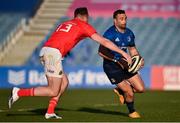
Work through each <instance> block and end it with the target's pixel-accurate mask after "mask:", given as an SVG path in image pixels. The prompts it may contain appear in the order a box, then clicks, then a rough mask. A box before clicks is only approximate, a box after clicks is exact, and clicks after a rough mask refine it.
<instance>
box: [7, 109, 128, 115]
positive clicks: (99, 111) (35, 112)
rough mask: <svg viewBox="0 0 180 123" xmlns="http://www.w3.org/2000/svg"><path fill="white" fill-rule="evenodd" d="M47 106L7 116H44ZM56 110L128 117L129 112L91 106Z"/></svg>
mask: <svg viewBox="0 0 180 123" xmlns="http://www.w3.org/2000/svg"><path fill="white" fill-rule="evenodd" d="M46 111H47V109H46V108H39V109H31V110H27V111H22V112H20V111H17V112H12V113H8V114H7V115H6V116H37V115H39V116H44V114H45V113H46ZM56 111H69V112H71V111H73V112H88V113H94V114H111V115H121V116H125V117H127V113H122V112H118V111H108V110H102V109H96V108H90V107H81V108H79V109H75V110H72V109H67V108H56Z"/></svg>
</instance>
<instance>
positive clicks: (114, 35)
mask: <svg viewBox="0 0 180 123" xmlns="http://www.w3.org/2000/svg"><path fill="white" fill-rule="evenodd" d="M103 36H104V37H105V38H107V39H109V40H111V41H112V42H113V43H114V44H116V45H117V46H118V47H119V48H120V49H122V50H123V51H125V52H127V47H133V46H135V36H134V33H133V32H132V31H131V30H130V29H129V28H126V29H125V32H124V33H122V32H119V31H118V30H117V29H116V27H115V26H114V25H113V26H111V27H110V28H109V29H107V30H106V32H105V33H104V35H103ZM111 52H112V53H113V55H114V59H116V60H119V59H120V58H121V57H122V56H121V55H120V54H119V53H117V52H114V51H111Z"/></svg>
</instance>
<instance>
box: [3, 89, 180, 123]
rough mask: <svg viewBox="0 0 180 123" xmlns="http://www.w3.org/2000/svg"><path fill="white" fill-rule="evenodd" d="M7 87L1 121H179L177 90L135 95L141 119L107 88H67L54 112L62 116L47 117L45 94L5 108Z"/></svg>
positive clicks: (178, 93)
mask: <svg viewBox="0 0 180 123" xmlns="http://www.w3.org/2000/svg"><path fill="white" fill-rule="evenodd" d="M10 93H11V91H10V90H2V89H1V90H0V121H1V122H5V121H6V122H7V121H8V122H11V121H16V122H20V121H24V122H31V121H37V122H44V121H46V122H53V121H55V122H58V121H60V122H67V121H68V122H86V121H88V122H139V121H144V122H146V121H148V122H151V121H157V122H161V121H162V122H166V121H169V122H173V121H180V91H147V92H146V93H143V94H136V95H135V107H136V110H137V111H138V112H139V113H140V114H141V116H142V118H140V119H130V118H129V117H128V110H127V108H126V105H120V104H119V102H118V98H117V96H116V95H115V94H114V93H113V91H112V90H110V89H90V90H89V89H69V90H67V91H66V93H65V94H64V95H63V97H62V98H61V99H60V102H59V104H58V106H57V108H56V113H57V114H59V115H61V116H62V117H63V119H61V120H57V119H50V120H46V119H45V118H44V114H45V112H46V108H47V106H48V102H49V98H47V97H24V98H21V99H20V100H18V101H17V102H16V103H15V104H14V105H13V107H12V109H10V110H9V109H8V107H7V100H8V97H9V95H10Z"/></svg>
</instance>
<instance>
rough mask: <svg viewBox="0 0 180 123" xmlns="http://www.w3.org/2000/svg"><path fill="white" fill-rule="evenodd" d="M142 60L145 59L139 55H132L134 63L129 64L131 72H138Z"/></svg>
mask: <svg viewBox="0 0 180 123" xmlns="http://www.w3.org/2000/svg"><path fill="white" fill-rule="evenodd" d="M142 61H143V59H142V57H141V56H139V55H135V56H132V64H131V65H129V69H128V71H129V72H130V73H135V72H137V71H138V70H139V69H140V68H141V64H142Z"/></svg>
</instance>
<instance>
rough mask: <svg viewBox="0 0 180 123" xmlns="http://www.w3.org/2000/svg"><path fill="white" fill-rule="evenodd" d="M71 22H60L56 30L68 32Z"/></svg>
mask: <svg viewBox="0 0 180 123" xmlns="http://www.w3.org/2000/svg"><path fill="white" fill-rule="evenodd" d="M71 27H72V24H61V25H60V26H59V27H58V28H57V29H56V32H59V31H62V32H69V30H70V29H71Z"/></svg>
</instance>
